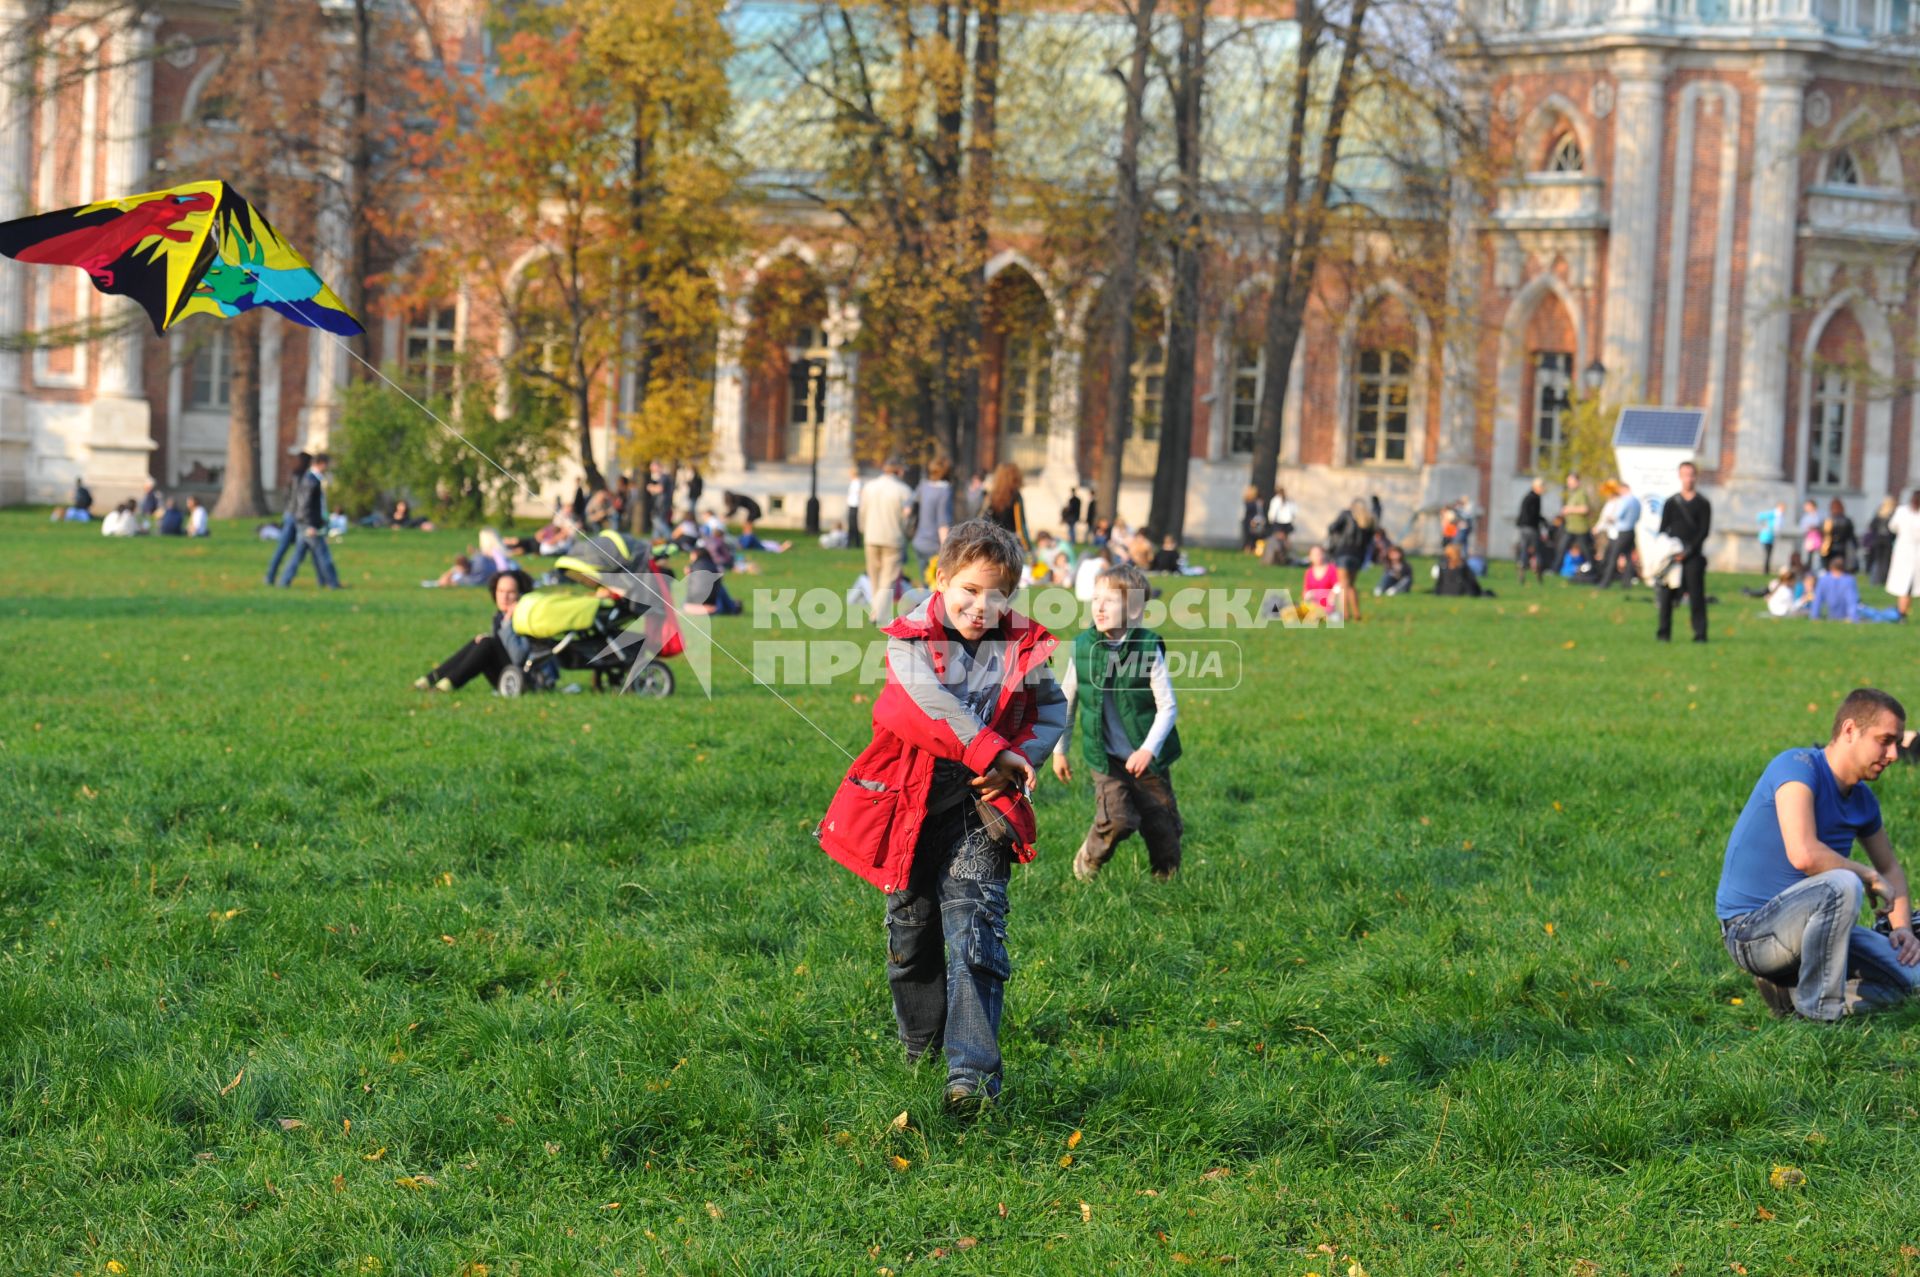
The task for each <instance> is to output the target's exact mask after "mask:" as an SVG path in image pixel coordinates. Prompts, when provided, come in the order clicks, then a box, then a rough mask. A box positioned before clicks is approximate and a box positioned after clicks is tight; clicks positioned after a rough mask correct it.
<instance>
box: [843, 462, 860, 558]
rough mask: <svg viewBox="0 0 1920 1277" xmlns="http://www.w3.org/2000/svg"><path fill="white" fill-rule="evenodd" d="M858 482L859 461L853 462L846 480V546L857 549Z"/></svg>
mask: <svg viewBox="0 0 1920 1277" xmlns="http://www.w3.org/2000/svg"><path fill="white" fill-rule="evenodd" d="M862 486H863V485H862V484H861V482H860V463H859V462H857V461H856V462H854V463H853V469H852V477H851V478H849V479H848V480H847V548H848V549H850V550H858V549H859V548H860V542H861V540H862V535H861V532H860V500H861V496H862V492H861V488H862Z"/></svg>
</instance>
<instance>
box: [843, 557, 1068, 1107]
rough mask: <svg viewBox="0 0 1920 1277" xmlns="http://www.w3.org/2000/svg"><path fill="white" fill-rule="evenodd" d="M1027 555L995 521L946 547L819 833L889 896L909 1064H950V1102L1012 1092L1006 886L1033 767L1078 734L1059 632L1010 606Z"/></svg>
mask: <svg viewBox="0 0 1920 1277" xmlns="http://www.w3.org/2000/svg"><path fill="white" fill-rule="evenodd" d="M1022 557H1023V556H1022V553H1021V549H1020V543H1019V542H1018V541H1017V540H1015V539H1014V537H1013V534H1012V533H1010V532H1007V531H1006V530H1005V529H1003V528H1000V527H997V526H996V525H994V524H992V523H989V522H987V521H985V520H983V519H975V520H971V521H969V522H967V523H962V524H960V525H959V526H957V527H955V528H954V529H953V530H952V531H951V532H949V533H948V534H947V540H946V542H945V544H944V545H942V546H941V547H940V559H939V570H938V575H937V576H936V577H935V579H934V585H935V593H934V594H933V595H932V596H931V597H930V598H928V599H927V601H926V602H924V603H922V604H921V605H920V606H919V607H917V608H915V609H914V610H913V611H912V612H910V613H908V614H907V615H905V616H903V617H900V618H899V619H898V620H895V621H894V622H893V623H892V624H891V625H889V626H887V628H886V634H887V685H886V687H885V688H884V689H883V690H882V691H881V693H880V695H879V697H878V698H877V699H876V700H875V702H874V706H873V743H872V744H871V745H869V746H867V748H866V749H865V750H863V751H862V752H861V754H860V757H859V758H857V759H855V760H854V762H853V766H852V767H850V768H848V770H847V776H846V779H845V780H843V781H841V783H840V789H839V791H838V792H837V793H836V794H835V795H834V798H833V803H832V805H831V806H830V807H829V808H828V809H827V814H826V817H825V818H824V819H823V820H822V821H821V822H820V826H819V828H818V829H817V830H816V831H815V832H816V835H817V836H818V837H819V839H820V845H821V847H822V848H824V849H825V850H826V852H827V854H828V855H830V856H832V857H833V858H834V859H835V860H837V861H839V862H840V863H841V864H843V865H845V866H846V867H847V868H849V869H851V870H852V871H853V872H855V873H857V874H859V875H860V876H861V877H863V878H865V879H866V880H867V881H869V882H871V883H873V884H874V885H875V886H877V887H879V888H880V889H881V890H882V891H884V892H886V893H887V982H888V983H889V984H890V985H891V986H892V988H893V1009H894V1015H895V1018H896V1019H897V1020H898V1021H899V1026H900V1040H901V1042H902V1043H904V1044H905V1046H906V1048H907V1058H908V1059H909V1060H918V1059H919V1058H920V1057H922V1056H923V1055H925V1054H927V1053H928V1052H929V1051H932V1050H934V1049H935V1048H936V1047H944V1048H945V1051H946V1057H947V1087H946V1102H947V1106H948V1107H949V1108H951V1109H968V1108H977V1107H978V1106H979V1105H981V1104H984V1103H987V1102H990V1101H992V1100H994V1099H996V1098H997V1097H998V1096H999V1094H1000V1075H1001V1063H1000V1008H1001V999H1002V992H1003V988H1004V985H1005V983H1006V980H1007V978H1008V976H1009V975H1010V974H1011V968H1010V966H1009V964H1008V961H1007V943H1006V940H1007V878H1008V874H1009V870H1010V865H1011V862H1012V861H1015V860H1018V861H1022V862H1024V861H1028V860H1031V859H1033V841H1034V821H1033V808H1032V806H1031V805H1030V804H1029V802H1028V800H1027V794H1028V793H1029V792H1030V791H1031V790H1032V788H1033V769H1034V768H1035V767H1036V766H1038V765H1039V764H1040V762H1041V761H1042V760H1043V759H1045V758H1046V756H1047V754H1048V752H1049V751H1051V750H1052V749H1053V745H1054V742H1055V741H1056V740H1058V739H1059V738H1060V734H1061V733H1062V732H1064V731H1065V730H1066V726H1067V716H1066V707H1067V704H1066V698H1065V696H1063V695H1062V694H1061V691H1060V687H1059V685H1058V684H1057V683H1055V682H1054V679H1053V674H1052V671H1051V670H1050V669H1049V668H1048V666H1047V660H1048V658H1049V657H1050V656H1051V655H1052V653H1053V649H1054V646H1055V641H1054V638H1053V636H1052V635H1051V634H1049V633H1047V631H1046V630H1044V629H1043V628H1041V627H1040V626H1038V625H1036V624H1034V623H1033V622H1032V621H1030V620H1028V619H1027V618H1025V617H1023V616H1020V615H1019V614H1018V613H1016V612H1013V611H1012V610H1011V608H1010V607H1009V606H1008V602H1009V598H1010V596H1011V595H1012V594H1013V591H1014V589H1015V588H1016V586H1017V585H1018V584H1019V581H1020V568H1021V560H1022Z"/></svg>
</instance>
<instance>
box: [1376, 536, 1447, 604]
mask: <svg viewBox="0 0 1920 1277" xmlns="http://www.w3.org/2000/svg"><path fill="white" fill-rule="evenodd" d="M1448 548H1449V549H1458V547H1457V546H1449V547H1448ZM1373 593H1374V597H1376V598H1390V597H1392V596H1393V595H1395V594H1411V593H1413V569H1412V568H1411V567H1409V566H1407V553H1406V551H1405V550H1402V549H1401V548H1400V547H1399V546H1397V545H1393V546H1388V547H1387V557H1386V560H1385V562H1384V564H1383V565H1382V569H1381V572H1380V584H1378V585H1376V586H1374V587H1373Z"/></svg>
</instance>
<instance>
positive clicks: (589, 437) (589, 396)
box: [573, 364, 607, 496]
mask: <svg viewBox="0 0 1920 1277" xmlns="http://www.w3.org/2000/svg"><path fill="white" fill-rule="evenodd" d="M573 413H574V419H575V420H576V421H577V422H578V423H579V426H580V469H581V470H582V471H583V472H584V473H585V483H586V485H587V495H589V496H591V495H593V494H594V493H596V492H598V491H599V490H600V489H602V488H604V487H606V486H607V481H606V478H605V476H603V475H602V474H601V473H600V467H599V466H598V465H596V464H595V463H594V460H593V381H592V379H591V378H590V377H588V375H587V370H586V369H585V368H584V367H581V366H579V365H578V364H576V365H575V367H574V382H573Z"/></svg>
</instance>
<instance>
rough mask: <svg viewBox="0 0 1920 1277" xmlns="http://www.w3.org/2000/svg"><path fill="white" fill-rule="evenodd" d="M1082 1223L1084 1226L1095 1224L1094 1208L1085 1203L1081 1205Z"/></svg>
mask: <svg viewBox="0 0 1920 1277" xmlns="http://www.w3.org/2000/svg"><path fill="white" fill-rule="evenodd" d="M1080 1222H1081V1223H1083V1224H1091V1223H1092V1222H1093V1207H1091V1206H1089V1205H1087V1203H1085V1202H1081V1203H1080Z"/></svg>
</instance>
